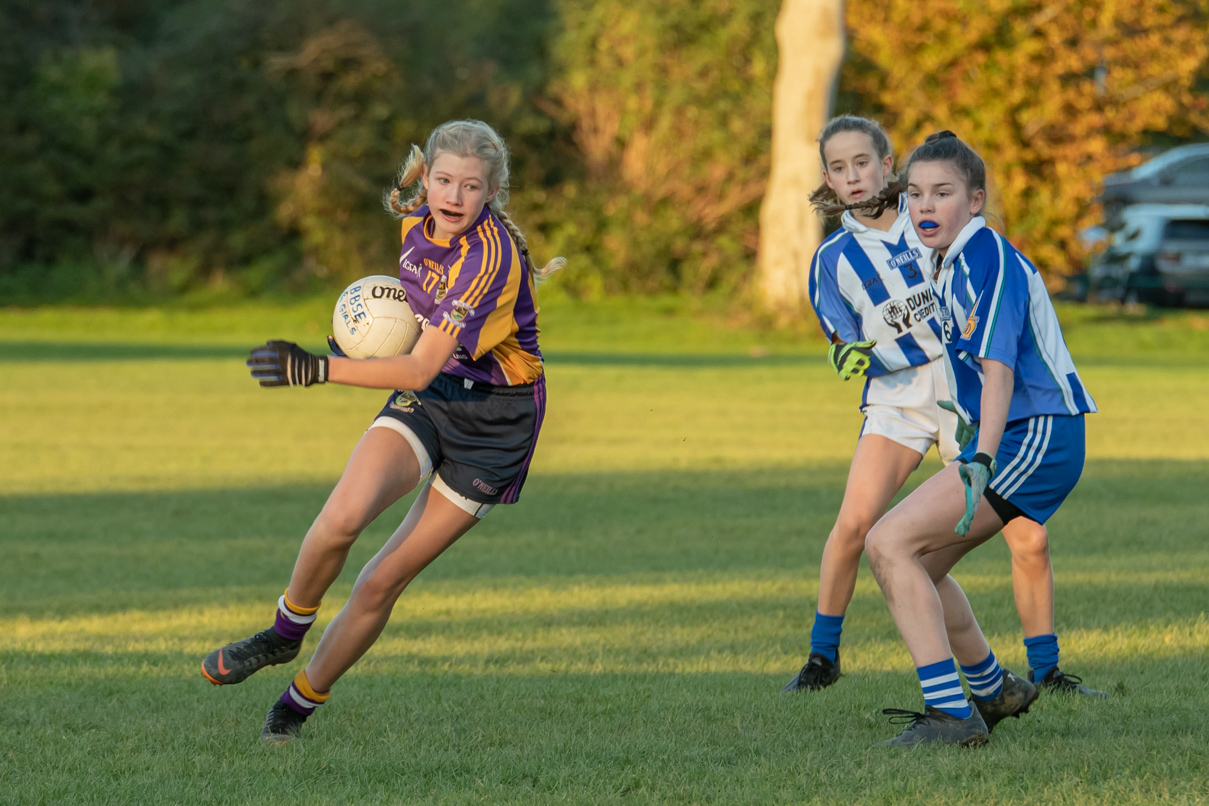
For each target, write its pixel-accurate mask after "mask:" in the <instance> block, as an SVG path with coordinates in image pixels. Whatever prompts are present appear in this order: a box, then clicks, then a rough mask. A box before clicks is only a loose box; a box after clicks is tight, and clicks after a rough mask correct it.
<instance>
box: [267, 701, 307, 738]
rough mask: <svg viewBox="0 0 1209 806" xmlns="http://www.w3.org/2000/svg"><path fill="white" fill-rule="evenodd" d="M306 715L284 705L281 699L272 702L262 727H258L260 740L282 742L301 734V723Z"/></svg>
mask: <svg viewBox="0 0 1209 806" xmlns="http://www.w3.org/2000/svg"><path fill="white" fill-rule="evenodd" d="M303 722H306V717H305V716H303V715H302V714H300V713H298V712H297V711H295V710H294V709H293V708H291V707H290V706H288V705H286V704H285V703H284V702H282V701H281V700H278V701H277V702H275V703H273V707H272V708H270V709H269V713H268V715H267V716H265V718H264V727H263V728H261V729H260V739H261V741H265V742H271V743H272V744H282V743H283V742H288V741H290V740H291V739H297V738H298V737H299V736H301V735H302V723H303Z"/></svg>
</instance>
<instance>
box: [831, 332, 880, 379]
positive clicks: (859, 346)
mask: <svg viewBox="0 0 1209 806" xmlns="http://www.w3.org/2000/svg"><path fill="white" fill-rule="evenodd" d="M876 344H877V340H876V339H870V340H869V341H850V342H848V343H847V344H845V343H844V342H840V343H839V344H833V345H831V349H830V350H828V351H827V362H828V363H829V364H831V368H832V369H834V370H835V371H836V373H837V374H838V375H839V376H840V377H841V378H843V379H844V380H848V379H849V378H860V377H863V376H864V374H865V371H866V370H868V369H869V366H870V365H871V364H872V363H873V347H874V345H876Z"/></svg>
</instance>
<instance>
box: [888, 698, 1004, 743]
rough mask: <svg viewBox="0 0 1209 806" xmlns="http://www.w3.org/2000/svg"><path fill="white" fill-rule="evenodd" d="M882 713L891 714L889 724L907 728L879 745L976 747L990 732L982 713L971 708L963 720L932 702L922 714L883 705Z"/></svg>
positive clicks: (984, 740)
mask: <svg viewBox="0 0 1209 806" xmlns="http://www.w3.org/2000/svg"><path fill="white" fill-rule="evenodd" d="M882 713H883V714H885V715H886V716H888V717H890V723H891V724H895V725H903V724H906V725H907V728H906V730H904V731H903V732H902V733H900V734H898V735H897V736H895V737H894V738H893V739H887V740H886V741H884V742H880V746H881V747H915V746H916V745H919V744H955V745H959V746H961V747H977V746H978V745H982V744H986V741H987V739H988V738H989V737H990V733H991V732H990V730H988V729H987V723H986V722H984V721H983V719H982V714H980V713H978V711H977V710H974V709H971V711H970V715H969V716H968V717H966V718H965V719H961V718H960V717H955V716H953V715H952V714H949V713H946V712H944V711H942V710H940V709H939V708H933V707H932V706H931V705H928V706H925V707H924V712H923V713H922V714H920V713H916V712H915V711H905V710H903V709H901V708H885V709H882ZM908 723H909V724H908Z"/></svg>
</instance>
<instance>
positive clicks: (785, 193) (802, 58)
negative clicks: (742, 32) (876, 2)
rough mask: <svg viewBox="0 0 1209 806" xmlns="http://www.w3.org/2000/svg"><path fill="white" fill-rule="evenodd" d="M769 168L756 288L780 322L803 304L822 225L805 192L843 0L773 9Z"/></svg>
mask: <svg viewBox="0 0 1209 806" xmlns="http://www.w3.org/2000/svg"><path fill="white" fill-rule="evenodd" d="M776 31H777V52H778V64H777V78H776V83H775V84H774V85H773V108H772V170H771V173H770V176H769V181H768V190H767V191H766V192H765V194H764V201H763V203H762V204H761V206H760V246H759V264H760V287H761V295H762V298H763V301H764V304H765V305H766V306H767V307H768V308H769V309H770V310H772V311H773V312H774V313H776V315H777V316H778V317H779V318H780V319H782V320H788V319H790V318H792V317H795V316H798V315H800V314H801V313H802V312H803V311H804V310H805V309H806V308H807V306H808V305H809V304H810V298H809V274H810V259H811V258H812V257H814V250H815V249H817V248H818V246H819V242H820V241H821V239H822V235H823V227H822V223H821V222H820V221H819V217H818V216H817V215H816V214H815V213H814V211H813V210H812V209H811V207H810V200H809V197H810V194H811V192H813V191H814V189H815V188H816V187H818V186H819V184H820V183H821V182H822V181H823V176H822V168H821V166H820V160H819V152H818V143H817V142H816V138H817V137H818V134H819V131H820V130H821V129H822V128H823V126H824V125H826V123H827V120H828V119H829V118H830V116H831V105H832V96H833V90H834V87H835V80H836V74H837V73H838V71H839V68H840V63H841V61H843V58H844V4H843V0H784V2H783V3H782V5H781V12H780V14H778V15H777V29H776Z"/></svg>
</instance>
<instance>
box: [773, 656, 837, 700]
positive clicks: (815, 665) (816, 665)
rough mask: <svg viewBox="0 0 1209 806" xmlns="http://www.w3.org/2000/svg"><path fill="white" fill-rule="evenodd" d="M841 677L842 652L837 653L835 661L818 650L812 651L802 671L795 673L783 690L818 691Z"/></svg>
mask: <svg viewBox="0 0 1209 806" xmlns="http://www.w3.org/2000/svg"><path fill="white" fill-rule="evenodd" d="M839 679H840V653H839V651H838V650H837V651H836V653H835V663H832V662H831V659H830V658H828V657H827V656H826V655H820V654H819V653H817V652H812V653H810V658H809V659H808V660H807V661H806V665H805V666H803V667H802V671H800V672H798V673H797V674H796V675H794V678H793V680H790V681H789V682H788V683H786V684H785V688H783V689H781V691H783V692H786V691H818V690H819V689H823V688H827V687H828V686H830V685H831V684H832V683H834V682H835V681H836V680H839Z"/></svg>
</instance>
